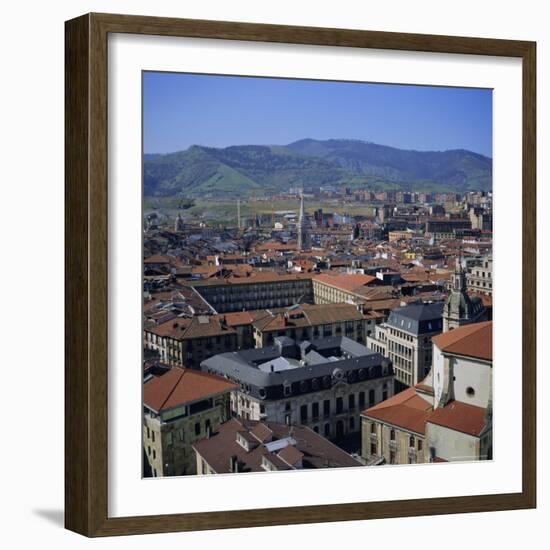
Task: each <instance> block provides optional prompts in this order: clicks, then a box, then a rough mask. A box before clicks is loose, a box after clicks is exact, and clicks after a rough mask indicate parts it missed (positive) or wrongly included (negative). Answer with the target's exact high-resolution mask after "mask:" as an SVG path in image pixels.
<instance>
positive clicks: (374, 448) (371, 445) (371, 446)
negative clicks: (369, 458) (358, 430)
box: [370, 443, 378, 455]
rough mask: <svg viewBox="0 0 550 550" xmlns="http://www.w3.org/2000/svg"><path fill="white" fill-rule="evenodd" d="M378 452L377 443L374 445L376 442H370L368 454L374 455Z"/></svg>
mask: <svg viewBox="0 0 550 550" xmlns="http://www.w3.org/2000/svg"><path fill="white" fill-rule="evenodd" d="M377 453H378V445H376V443H371V444H370V454H371V455H376V454H377Z"/></svg>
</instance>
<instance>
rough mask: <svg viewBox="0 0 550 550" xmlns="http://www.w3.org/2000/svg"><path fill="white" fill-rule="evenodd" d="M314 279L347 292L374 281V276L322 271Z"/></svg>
mask: <svg viewBox="0 0 550 550" xmlns="http://www.w3.org/2000/svg"><path fill="white" fill-rule="evenodd" d="M314 279H315V280H316V281H319V282H321V283H325V284H328V285H331V286H334V287H336V288H339V289H342V290H346V291H348V292H354V291H356V290H357V289H359V288H361V287H363V286H366V285H368V284H369V283H372V282H373V281H375V280H376V277H372V276H371V275H362V274H347V273H339V274H338V275H329V274H326V273H322V274H320V275H317V276H315V277H314Z"/></svg>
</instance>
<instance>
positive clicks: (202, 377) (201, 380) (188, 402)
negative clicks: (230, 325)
mask: <svg viewBox="0 0 550 550" xmlns="http://www.w3.org/2000/svg"><path fill="white" fill-rule="evenodd" d="M235 388H236V385H235V384H234V383H232V382H230V381H228V380H226V379H224V378H221V377H219V376H215V375H212V374H207V373H204V372H200V371H195V370H190V369H180V368H173V369H170V370H169V371H168V372H167V373H166V374H163V375H161V376H157V377H153V378H152V379H151V380H149V381H148V382H146V383H145V384H144V385H143V448H144V454H145V457H146V460H147V465H148V467H149V469H150V471H151V474H152V476H153V477H160V476H178V475H187V474H194V473H196V459H195V454H194V452H193V449H192V445H193V444H194V443H195V442H197V441H199V440H200V439H203V438H205V437H206V438H208V437H210V435H211V434H212V433H215V432H217V431H218V430H219V428H220V425H221V424H222V423H223V422H225V421H227V420H229V418H230V406H229V403H230V400H229V393H230V392H231V391H232V390H234V389H235Z"/></svg>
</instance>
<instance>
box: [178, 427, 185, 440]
mask: <svg viewBox="0 0 550 550" xmlns="http://www.w3.org/2000/svg"><path fill="white" fill-rule="evenodd" d="M179 436H180V441H185V432H184V431H183V428H182V429H180V431H179Z"/></svg>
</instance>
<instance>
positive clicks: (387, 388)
mask: <svg viewBox="0 0 550 550" xmlns="http://www.w3.org/2000/svg"><path fill="white" fill-rule="evenodd" d="M201 369H202V370H203V371H205V372H209V373H212V374H217V375H220V376H224V377H226V378H227V379H228V380H231V381H232V382H234V383H236V384H238V386H239V388H238V389H237V390H236V391H235V392H233V394H232V397H231V409H232V412H233V414H234V415H236V416H237V417H239V418H241V419H244V420H262V421H264V420H265V421H269V422H279V423H283V424H287V425H295V424H301V425H305V426H309V427H310V428H311V429H313V431H315V432H317V433H320V434H321V435H323V436H324V437H327V438H329V439H335V440H338V439H340V438H342V437H344V436H345V435H347V434H350V433H354V432H358V431H359V429H360V426H359V413H360V411H361V410H363V409H364V408H365V407H367V406H370V405H371V404H372V405H374V404H375V403H379V402H380V401H383V400H385V399H387V398H389V397H390V396H391V395H393V370H392V366H391V363H390V361H388V360H387V359H384V358H383V357H382V356H381V355H380V354H378V353H375V352H373V351H371V350H369V349H367V348H366V347H365V346H363V345H361V344H359V343H358V342H355V341H353V340H351V339H349V338H346V337H345V336H339V337H330V338H321V339H318V340H312V341H303V342H296V341H294V340H292V339H290V338H287V337H285V336H283V337H277V338H276V339H275V344H274V345H273V346H270V347H263V348H258V349H250V350H243V351H240V352H233V353H223V354H220V355H216V356H214V357H211V358H210V359H207V360H206V361H203V362H202V364H201Z"/></svg>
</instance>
